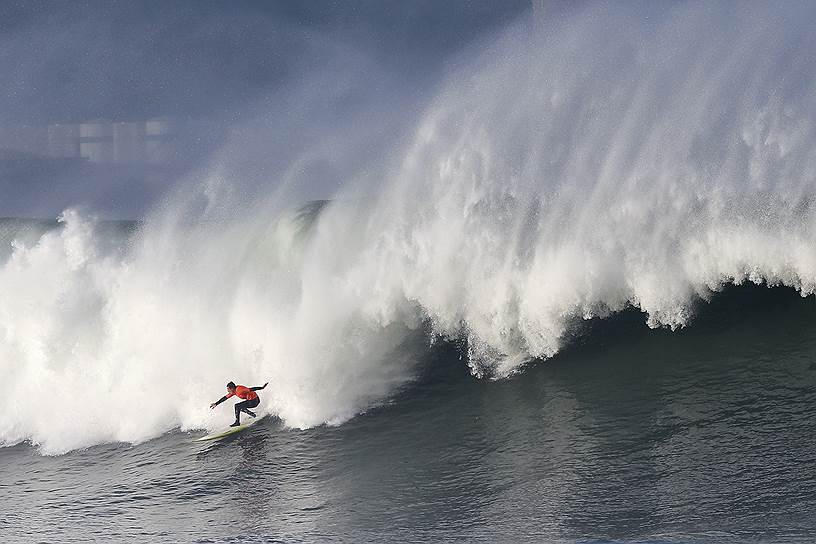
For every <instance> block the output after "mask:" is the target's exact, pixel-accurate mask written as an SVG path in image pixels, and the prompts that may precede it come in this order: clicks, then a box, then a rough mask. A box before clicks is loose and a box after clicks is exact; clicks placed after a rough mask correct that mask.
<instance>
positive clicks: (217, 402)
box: [210, 395, 232, 408]
mask: <svg viewBox="0 0 816 544" xmlns="http://www.w3.org/2000/svg"><path fill="white" fill-rule="evenodd" d="M231 396H232V395H224V396H223V397H221V398H220V399H218V400H217V401H215V402H213V403H212V404H210V408H215V407H216V406H218V405H219V404H221V403H222V402H224V401H225V400H227V399H228V398H230V397H231Z"/></svg>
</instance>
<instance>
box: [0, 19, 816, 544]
mask: <svg viewBox="0 0 816 544" xmlns="http://www.w3.org/2000/svg"><path fill="white" fill-rule="evenodd" d="M785 8H786V9H784V10H777V9H775V8H773V7H771V6H767V5H762V4H727V5H719V6H708V5H700V4H679V5H676V6H661V7H660V9H656V8H646V9H645V11H644V9H643V7H642V6H640V7H635V6H620V5H615V6H604V5H592V6H589V7H585V8H577V9H576V10H575V11H570V12H569V13H566V14H562V15H559V16H558V17H555V18H554V19H552V20H549V21H547V20H545V21H543V22H538V23H531V22H529V21H524V22H522V23H520V24H519V25H517V26H516V27H513V28H510V29H508V30H507V32H506V33H505V34H503V35H502V36H500V37H499V38H498V39H497V41H496V42H495V43H493V44H492V45H491V46H490V47H488V48H486V49H485V50H483V51H480V52H479V53H478V54H472V55H469V56H463V57H462V58H461V60H460V62H458V63H457V70H456V71H455V72H453V73H451V74H450V76H449V77H448V79H447V80H446V82H445V83H444V84H443V85H442V86H441V88H440V89H439V91H438V92H437V93H436V95H435V98H434V99H433V100H431V101H430V103H429V104H428V105H427V107H426V109H425V111H424V112H422V114H421V115H419V116H418V118H417V120H416V124H415V125H409V126H406V127H403V130H404V132H405V134H406V135H407V136H406V138H405V139H404V141H405V143H404V144H400V145H398V146H397V149H395V150H393V151H392V152H391V153H388V154H386V156H383V157H381V158H378V159H376V161H375V162H376V165H375V166H376V167H374V166H372V171H376V172H378V174H377V179H376V180H371V179H369V178H366V176H364V175H361V176H359V178H358V179H351V180H348V182H347V183H346V184H345V185H344V186H343V188H341V189H340V191H339V193H338V194H337V195H336V197H335V198H334V199H332V200H331V201H329V202H320V203H313V204H310V205H307V206H305V207H299V206H284V205H282V204H281V203H280V202H279V201H278V200H276V193H274V192H272V193H271V194H266V195H261V198H259V199H257V200H255V201H254V203H253V204H251V205H249V204H244V205H243V206H242V207H240V208H236V207H235V206H234V205H233V206H231V205H228V204H225V203H224V202H222V201H221V200H219V199H220V197H221V194H222V193H221V192H219V186H218V184H215V185H213V183H211V180H210V181H206V182H205V183H203V184H201V186H198V185H196V186H195V187H191V188H190V189H189V191H187V193H186V194H183V193H182V194H179V195H175V196H174V197H172V198H169V199H168V200H167V201H166V202H164V203H163V204H162V206H161V207H159V208H158V209H157V210H156V212H155V213H153V214H152V215H151V216H150V217H148V218H146V219H145V221H143V222H139V223H138V224H135V223H133V224H124V223H105V222H98V221H95V220H94V219H93V218H92V217H90V216H88V215H85V214H82V213H81V212H78V211H75V210H66V212H65V213H64V214H63V215H62V216H61V218H60V220H59V222H55V223H51V222H31V221H23V220H6V221H4V222H2V224H0V241H2V247H0V259H1V260H0V383H3V384H4V386H5V387H4V394H3V395H2V397H0V414H2V415H1V416H0V442H1V443H2V444H4V445H6V446H11V447H9V448H6V449H5V450H4V451H2V452H0V455H2V456H3V457H4V458H5V460H6V461H7V466H10V467H13V468H12V472H10V473H8V474H7V475H4V477H3V480H4V482H10V483H11V484H13V485H15V486H22V488H23V489H27V490H29V491H31V493H32V494H31V496H32V497H40V496H41V495H43V494H44V493H45V488H46V487H48V486H49V485H50V484H48V482H56V483H55V484H54V485H57V486H59V488H60V489H61V490H63V491H60V492H57V493H56V495H54V496H53V497H52V498H51V499H49V501H50V502H47V503H41V504H44V508H45V511H42V512H40V513H39V514H35V517H34V518H33V519H40V520H42V521H43V522H44V520H46V519H47V516H48V515H49V513H50V512H51V511H53V510H58V511H64V512H66V514H65V515H66V521H65V522H64V527H65V528H66V529H65V530H66V531H67V533H66V534H69V535H74V536H72V537H71V538H72V539H81V534H80V533H79V532H78V531H79V527H80V525H82V524H83V523H84V522H80V521H79V520H84V519H86V516H96V521H94V522H93V523H92V524H91V528H92V530H99V531H102V530H111V531H115V532H114V533H112V534H113V535H114V536H115V537H116V538H121V539H125V538H126V537H128V536H134V535H137V534H138V535H141V536H142V537H143V538H146V539H148V540H150V539H154V538H158V537H160V536H162V535H177V536H178V535H181V536H178V538H179V539H181V540H188V539H192V540H194V539H196V538H212V539H215V540H218V539H220V538H222V537H227V536H237V535H246V534H247V532H248V531H252V532H260V533H262V534H264V535H266V536H267V537H269V538H280V539H282V540H286V541H288V540H300V539H305V540H323V539H327V540H328V539H337V540H346V541H360V540H366V539H368V540H373V541H376V540H380V539H389V538H397V539H407V540H408V539H420V540H425V539H427V540H443V539H454V538H462V539H465V540H483V541H495V539H496V538H501V536H502V535H508V538H509V539H511V540H517V539H521V538H549V539H559V538H566V539H574V538H585V537H586V538H596V537H597V538H613V539H615V538H622V539H632V538H650V539H656V540H667V541H675V540H677V539H680V540H684V539H685V540H728V539H730V538H746V539H752V540H754V539H755V540H765V539H770V540H778V539H796V538H804V537H805V536H806V535H808V534H812V532H813V530H814V529H816V527H814V523H813V519H814V517H813V513H814V504H813V499H812V491H813V488H814V485H816V484H815V483H814V480H813V477H812V474H811V472H812V471H809V470H808V467H809V466H812V462H813V461H814V451H813V448H812V447H811V445H810V444H809V442H808V440H807V437H808V436H812V431H813V424H812V423H811V416H812V411H811V407H812V404H813V402H812V401H813V397H814V394H816V391H815V390H814V377H813V373H812V367H811V365H812V363H811V361H812V358H813V355H814V342H816V331H814V328H813V323H814V321H813V317H814V315H813V310H814V306H813V304H814V303H813V293H814V291H815V290H816V245H814V242H813V240H814V237H815V236H816V203H815V202H814V197H815V196H816V145H814V143H816V123H815V122H814V119H816V117H814V112H816V57H813V55H811V54H810V52H811V51H814V50H816V35H814V34H813V33H812V32H811V29H812V22H813V21H814V19H815V18H814V15H816V12H814V9H813V8H812V7H811V6H809V5H807V4H802V5H797V4H787V5H786V6H785ZM400 141H403V140H400ZM295 162H296V161H295ZM746 283H748V284H760V285H763V287H761V288H745V287H742V288H735V287H729V286H732V285H743V284H746ZM766 286H771V287H775V288H774V289H770V290H766ZM724 289H725V291H726V292H725V293H723V292H722V291H723V290H724ZM729 293H730V294H729ZM792 293H795V295H794V296H792V295H791V294H792ZM800 297H804V298H800ZM718 308H719V310H718ZM723 308H725V309H723ZM624 325H625V326H624ZM650 328H651V329H657V330H650ZM465 371H468V372H467V374H468V375H467V376H462V375H460V373H463V372H465ZM228 380H235V381H239V382H241V383H244V384H247V385H259V384H261V383H263V382H266V381H269V382H270V386H269V388H268V389H267V390H265V391H264V394H263V395H262V399H263V401H262V404H261V408H262V409H263V410H264V411H265V412H268V413H270V414H272V416H273V417H272V418H271V419H267V420H265V423H264V424H262V425H260V426H259V427H258V428H256V429H255V430H254V431H253V432H252V433H246V434H245V435H243V436H240V437H236V438H235V439H234V440H232V441H229V442H225V443H224V444H219V445H216V446H214V447H212V448H209V449H207V448H205V449H203V450H201V449H200V448H191V447H190V446H189V444H187V442H186V441H187V438H188V436H187V435H185V434H183V433H186V432H195V431H196V430H203V429H207V430H212V429H216V428H219V427H221V426H223V425H224V423H225V421H226V420H228V418H229V414H228V413H226V412H228V411H229V408H223V407H222V409H221V411H211V410H209V408H208V405H209V403H210V402H212V401H214V400H216V399H217V398H218V397H219V396H220V395H221V394H223V384H224V383H225V382H226V381H228ZM360 414H363V415H360ZM355 416H357V417H355ZM324 424H328V425H324ZM168 433H169V434H168ZM15 445H16V446H15ZM91 446H95V447H92V448H90V449H85V450H82V451H74V450H78V449H82V448H88V447H91ZM68 452H71V453H68ZM66 453H67V455H65V456H62V457H56V458H49V457H39V456H36V455H35V454H45V455H54V454H66ZM23 467H28V469H27V470H31V471H34V474H37V475H40V476H36V477H35V478H34V479H33V480H28V479H21V476H20V474H21V472H19V471H21V470H22V469H23ZM92 475H94V476H92ZM88 478H94V479H98V481H96V480H94V481H95V482H96V483H94V484H93V485H92V489H80V488H81V485H82V484H80V483H79V482H81V481H87V480H88ZM122 478H124V480H122ZM111 479H112V480H115V481H116V482H117V483H113V482H112V481H111ZM137 480H138V481H141V482H143V483H141V484H138V485H137V484H136V481H137ZM38 482H39V483H38ZM145 482H146V483H145ZM244 486H246V488H248V489H249V491H246V492H242V493H240V494H239V496H236V497H233V498H230V497H227V496H225V495H224V494H223V491H226V490H233V489H244ZM186 499H189V500H191V501H193V503H194V504H196V505H198V506H201V509H199V508H198V506H196V507H195V508H192V510H195V511H196V513H192V512H191V508H190V507H189V506H185V503H182V502H179V501H182V500H186ZM4 500H5V499H4ZM76 500H79V503H80V506H77V507H72V506H70V504H71V502H72V501H76ZM243 501H247V502H246V504H244V502H243ZM117 505H118V506H117ZM3 506H4V508H3V510H4V511H9V510H8V509H7V508H10V509H11V510H10V511H11V512H13V513H15V516H16V517H14V520H16V521H12V522H11V523H13V524H14V526H18V524H22V525H23V526H27V523H26V520H25V516H24V515H23V512H24V511H26V510H23V509H21V505H19V504H15V505H8V504H4V505H3ZM134 509H136V510H134ZM380 510H381V512H379V511H380ZM378 512H379V513H378ZM128 515H133V516H135V518H134V519H133V520H131V521H127V516H128ZM37 516H42V517H37ZM381 516H384V517H381ZM191 517H192V519H195V520H196V521H197V524H196V525H194V526H190V524H189V520H190V519H191ZM102 520H105V521H104V522H103V521H102ZM229 520H231V523H234V525H231V526H229V527H228V528H224V527H223V526H222V525H221V524H222V523H227V522H228V521H229ZM412 527H413V528H414V530H412ZM94 528H95V529H94ZM103 528H105V529H103ZM14 530H15V531H19V528H16V529H14ZM32 530H33V529H32ZM42 531H43V533H42V535H43V536H42V538H43V539H44V540H48V539H49V536H50V535H52V534H53V533H49V532H48V530H45V529H43V530H42ZM74 531H76V532H74ZM12 534H14V535H17V536H18V538H20V539H23V538H24V537H23V534H22V533H19V532H16V533H12ZM134 537H135V536H134Z"/></svg>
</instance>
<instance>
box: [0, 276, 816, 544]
mask: <svg viewBox="0 0 816 544" xmlns="http://www.w3.org/2000/svg"><path fill="white" fill-rule="evenodd" d="M814 318H816V303H814V301H813V300H812V298H811V299H808V300H803V299H801V298H800V297H799V296H798V295H797V294H796V293H793V292H791V291H789V290H784V289H782V290H780V289H766V288H764V287H754V288H739V289H732V290H729V291H727V292H726V293H723V294H722V295H721V296H719V297H718V298H717V299H716V300H715V301H714V302H712V303H711V304H710V305H709V306H707V307H706V309H705V313H704V315H703V316H701V317H700V319H699V320H698V324H697V325H695V326H694V327H691V328H689V329H687V330H684V331H682V332H679V333H672V332H667V331H663V330H650V329H648V328H647V327H645V326H644V325H643V323H642V320H641V319H640V318H639V316H638V315H637V314H636V313H634V312H631V313H626V314H624V315H621V316H619V317H616V318H613V319H612V320H610V321H608V322H598V323H593V324H592V327H593V329H594V330H593V332H592V334H591V335H590V336H589V339H588V340H587V341H586V342H582V343H581V344H580V345H576V346H574V347H573V348H570V349H567V350H565V351H564V352H563V353H561V354H559V355H558V356H556V357H555V358H553V359H552V360H550V361H549V362H547V363H546V364H540V365H535V366H534V367H532V368H531V369H530V370H529V371H527V372H525V373H523V374H521V375H519V376H517V377H513V378H510V379H506V380H502V381H489V380H476V379H474V378H473V377H472V376H471V375H470V374H469V373H468V372H467V370H466V366H465V365H463V364H462V361H461V354H462V349H461V346H457V345H453V344H444V345H437V346H434V347H433V348H431V349H429V350H427V352H426V353H425V354H424V356H423V359H422V366H423V370H422V372H421V373H420V377H419V378H418V379H417V381H416V382H415V384H414V385H413V386H412V387H411V388H409V389H406V390H405V391H402V392H401V393H398V394H396V395H394V396H393V397H392V398H391V399H390V401H389V402H387V403H384V404H382V405H380V406H378V407H375V408H371V409H370V410H367V411H366V412H365V413H363V414H361V415H359V416H358V417H356V418H354V419H353V420H351V421H349V422H347V423H345V424H343V425H340V426H336V427H331V426H320V427H315V428H310V429H304V430H299V429H292V428H288V427H286V426H285V425H284V424H283V423H282V422H281V421H280V420H278V419H276V418H267V419H265V420H263V421H261V422H259V423H258V424H256V425H255V426H253V427H250V428H249V429H247V430H246V431H243V432H242V433H239V434H238V435H236V436H233V437H230V438H227V439H225V440H222V441H220V442H215V443H197V442H194V441H193V439H194V438H196V437H198V436H201V435H202V434H203V432H192V431H191V432H188V433H184V432H179V431H171V432H168V433H166V434H164V435H162V436H159V437H157V438H154V439H152V440H149V441H147V442H144V443H141V444H137V445H129V444H110V445H99V446H93V447H90V448H88V449H83V450H78V451H72V452H70V453H67V454H65V455H61V456H43V455H39V454H38V453H37V451H36V450H35V449H34V448H33V447H32V446H30V445H27V444H20V445H17V446H13V447H8V448H3V449H1V450H0V466H2V471H3V472H2V481H3V486H4V490H3V493H2V495H0V509H1V510H2V512H3V514H4V515H3V526H2V532H3V533H4V539H5V540H6V541H12V542H15V541H16V542H54V541H59V542H87V541H90V540H99V541H122V542H125V541H127V542H156V541H158V540H169V541H174V542H175V541H179V542H259V541H265V542H383V541H412V542H452V541H460V542H461V541H464V542H575V541H580V542H797V541H801V542H808V541H810V540H811V539H812V536H813V534H814V532H816V517H814V515H813V513H814V510H816V498H814V497H816V493H814V492H815V491H816V473H814V471H813V470H812V467H813V465H814V462H816V445H814V442H813V436H814V433H816V419H814V417H813V404H814V401H816V364H814V355H816V320H815V319H814ZM263 396H264V395H263V393H262V397H263ZM43 400H45V399H43ZM85 401H86V402H88V403H89V404H94V405H95V406H96V407H97V409H99V410H101V411H105V410H107V409H108V407H106V406H105V405H104V404H102V403H97V402H95V400H94V399H93V398H86V399H85ZM28 408H29V409H30V410H33V411H36V410H40V409H43V406H42V405H41V403H39V402H38V403H32V404H30V405H29V406H28ZM230 411H231V410H230V409H229V408H223V409H222V413H221V414H220V416H219V417H220V419H221V421H222V424H226V423H227V422H228V421H229V419H230V414H229V413H228V412H230Z"/></svg>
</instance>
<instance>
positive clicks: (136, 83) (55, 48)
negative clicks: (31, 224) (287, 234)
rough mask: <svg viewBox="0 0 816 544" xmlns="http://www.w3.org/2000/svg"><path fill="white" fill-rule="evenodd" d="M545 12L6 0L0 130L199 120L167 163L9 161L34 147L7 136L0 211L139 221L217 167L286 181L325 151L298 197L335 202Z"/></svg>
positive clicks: (380, 2)
mask: <svg viewBox="0 0 816 544" xmlns="http://www.w3.org/2000/svg"><path fill="white" fill-rule="evenodd" d="M531 10H532V7H531V2H530V0H502V1H500V2H495V1H491V0H445V1H443V2H440V1H436V0H412V1H405V0H348V1H345V0H344V1H329V0H286V1H251V0H243V1H241V0H238V1H219V2H214V1H201V0H195V1H191V0H174V1H172V2H168V1H164V0H161V1H156V0H143V1H138V2H134V1H121V0H104V1H74V2H51V1H39V0H19V1H17V0H14V1H8V0H6V1H4V2H0V74H3V77H0V130H2V129H3V127H4V126H28V125H31V126H39V127H48V126H53V125H54V124H62V125H65V124H75V125H76V124H79V123H83V122H87V121H93V120H104V121H105V122H108V123H123V122H142V123H143V122H145V121H146V120H149V119H155V118H166V119H173V120H175V122H176V123H177V124H179V126H181V125H184V127H186V128H185V129H184V131H183V132H180V133H179V135H178V136H177V137H175V140H174V149H173V153H172V155H173V156H172V160H169V161H166V162H164V163H163V164H162V165H160V166H161V167H160V168H157V167H154V166H152V165H151V166H149V167H140V166H139V165H132V164H131V165H128V166H127V167H122V165H111V164H108V165H107V166H106V165H102V164H88V163H87V161H86V162H84V163H81V164H80V162H78V161H75V163H74V164H72V165H65V164H62V163H57V162H55V161H51V162H47V161H42V160H37V161H33V162H20V161H19V160H17V161H15V160H12V161H11V162H9V159H8V157H9V156H11V157H12V158H13V159H16V158H17V157H16V156H15V155H13V153H16V152H18V151H19V150H18V151H13V150H12V151H10V148H9V145H10V144H8V143H5V144H4V143H2V138H0V217H9V216H14V217H20V216H23V217H29V216H33V217H45V218H53V217H56V215H58V214H59V213H60V212H61V211H62V210H63V209H65V208H67V207H82V208H85V209H89V210H90V211H91V212H92V213H97V214H99V215H100V216H103V217H110V218H139V217H141V216H143V215H144V214H145V213H147V212H148V211H149V209H150V208H151V206H153V204H154V203H155V202H156V200H157V199H158V198H161V196H162V194H164V193H166V192H168V190H169V188H171V187H173V186H174V185H175V184H177V183H179V182H180V181H179V180H184V179H188V178H189V177H190V176H191V172H192V171H194V170H195V169H198V171H197V172H196V174H195V175H197V176H199V177H200V176H202V175H204V174H202V172H201V169H202V165H207V166H206V168H209V169H210V170H215V169H220V174H219V175H226V176H232V178H233V179H239V178H240V180H241V183H245V184H247V185H252V184H255V185H258V184H262V183H274V180H275V178H276V177H281V176H282V175H283V174H282V173H281V172H282V171H283V170H286V169H291V168H292V166H291V162H292V161H293V159H292V157H297V156H301V155H310V154H311V155H314V152H313V151H312V150H310V149H309V148H310V147H317V148H321V149H323V153H324V154H328V155H331V157H332V158H331V159H330V160H326V159H320V160H312V161H311V162H310V163H309V164H308V165H307V166H305V167H304V168H303V172H302V173H301V174H299V176H298V179H297V180H296V181H295V182H292V184H293V186H296V189H297V190H296V191H295V193H296V195H295V199H299V200H311V199H322V198H331V197H332V195H333V193H334V191H335V190H336V188H337V186H338V185H340V184H342V180H341V178H343V177H345V176H348V175H350V174H351V172H352V171H353V170H354V169H359V168H360V167H361V166H360V165H361V164H362V163H365V162H375V161H374V160H372V157H373V156H374V155H375V154H377V153H381V152H382V148H384V147H386V146H387V145H389V144H390V143H393V141H394V140H395V139H396V138H398V137H400V134H399V132H400V129H399V128H395V127H404V126H407V125H409V124H410V122H411V120H410V116H412V115H420V113H419V110H420V109H421V106H420V105H421V103H422V101H423V100H424V99H426V98H427V97H428V95H431V94H432V93H433V87H434V84H435V82H437V81H439V80H441V79H442V78H443V77H445V74H446V73H447V72H449V71H451V70H455V69H456V62H457V61H456V59H457V58H458V57H459V56H461V55H463V54H464V53H463V52H466V51H468V50H469V49H476V48H478V46H477V45H476V44H479V43H480V42H483V41H487V40H490V39H491V37H492V36H494V35H495V34H496V33H498V32H500V30H501V29H502V28H504V27H505V26H507V25H508V24H511V23H512V22H513V21H514V20H517V19H519V18H520V17H523V16H524V15H525V14H528V13H529V12H530V11H531ZM191 127H192V128H191ZM41 132H42V129H41ZM15 134H16V133H15ZM49 137H50V136H49ZM14 138H15V136H12V137H11V140H12V141H13V140H14ZM8 141H9V137H8V136H7V137H6V142H8ZM37 145H40V144H37ZM48 145H51V144H48ZM44 146H45V144H43V147H44ZM326 150H329V151H326ZM30 151H31V149H27V150H26V152H30ZM10 153H11V155H10ZM33 154H34V155H42V156H48V155H49V154H50V155H51V156H53V149H50V148H49V149H43V150H42V151H41V150H39V149H35V150H34V153H33ZM366 154H368V156H365V155H366ZM213 165H215V166H213ZM290 177H291V176H290Z"/></svg>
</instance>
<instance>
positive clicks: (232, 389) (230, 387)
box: [227, 382, 235, 393]
mask: <svg viewBox="0 0 816 544" xmlns="http://www.w3.org/2000/svg"><path fill="white" fill-rule="evenodd" d="M227 391H229V392H230V393H235V383H234V382H229V383H228V384H227Z"/></svg>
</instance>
